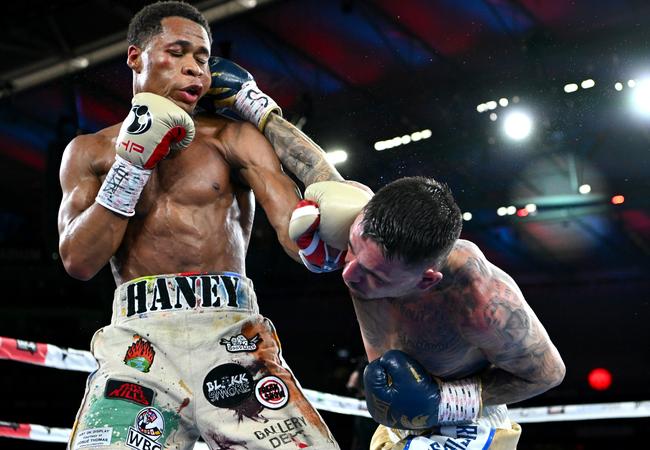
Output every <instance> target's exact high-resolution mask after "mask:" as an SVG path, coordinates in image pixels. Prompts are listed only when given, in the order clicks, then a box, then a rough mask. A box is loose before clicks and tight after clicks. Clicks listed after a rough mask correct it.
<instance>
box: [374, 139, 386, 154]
mask: <svg viewBox="0 0 650 450" xmlns="http://www.w3.org/2000/svg"><path fill="white" fill-rule="evenodd" d="M375 150H377V151H378V152H380V151H382V150H386V143H385V142H384V141H377V142H375Z"/></svg>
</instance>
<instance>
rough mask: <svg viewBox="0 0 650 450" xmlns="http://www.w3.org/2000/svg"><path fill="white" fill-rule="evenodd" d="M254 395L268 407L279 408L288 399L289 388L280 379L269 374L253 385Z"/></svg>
mask: <svg viewBox="0 0 650 450" xmlns="http://www.w3.org/2000/svg"><path fill="white" fill-rule="evenodd" d="M255 397H256V398H257V401H258V402H260V403H261V404H262V405H264V406H265V407H267V408H269V409H280V408H282V407H283V406H284V405H286V404H287V402H288V401H289V389H287V385H286V384H284V382H283V381H282V380H281V379H279V378H278V377H274V376H272V375H269V376H267V377H264V378H262V379H261V380H259V381H258V382H257V384H256V385H255Z"/></svg>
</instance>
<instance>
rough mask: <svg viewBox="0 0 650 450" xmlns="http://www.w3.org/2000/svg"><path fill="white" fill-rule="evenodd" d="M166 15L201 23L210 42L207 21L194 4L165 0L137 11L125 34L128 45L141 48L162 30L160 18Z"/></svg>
mask: <svg viewBox="0 0 650 450" xmlns="http://www.w3.org/2000/svg"><path fill="white" fill-rule="evenodd" d="M166 17H182V18H184V19H188V20H191V21H192V22H195V23H197V24H199V25H201V26H202V27H203V28H204V29H205V31H206V32H207V33H208V38H209V40H210V44H212V33H211V31H210V25H209V24H208V21H207V20H206V19H205V17H203V15H202V14H201V12H200V11H199V10H198V9H196V8H195V7H194V6H192V5H190V4H188V3H183V2H176V1H165V2H158V3H153V4H151V5H147V6H145V7H144V8H142V9H141V10H140V12H138V13H137V14H136V15H135V16H134V17H133V19H131V23H130V24H129V30H128V32H127V35H126V39H127V42H128V44H129V45H135V46H137V47H140V48H143V47H144V46H146V45H147V42H149V40H150V39H151V38H152V37H153V36H155V35H157V34H158V33H161V32H162V22H161V21H162V20H163V19H164V18H166Z"/></svg>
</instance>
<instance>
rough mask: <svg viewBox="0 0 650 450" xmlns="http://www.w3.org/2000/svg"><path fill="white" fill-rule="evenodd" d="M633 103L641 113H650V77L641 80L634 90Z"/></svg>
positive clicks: (646, 114)
mask: <svg viewBox="0 0 650 450" xmlns="http://www.w3.org/2000/svg"><path fill="white" fill-rule="evenodd" d="M632 104H633V105H634V108H635V109H636V110H637V111H638V112H639V113H641V114H643V115H645V116H648V115H650V79H646V80H642V81H639V82H638V83H637V84H636V88H635V89H634V91H632Z"/></svg>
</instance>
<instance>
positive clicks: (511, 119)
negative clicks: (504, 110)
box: [503, 111, 533, 141]
mask: <svg viewBox="0 0 650 450" xmlns="http://www.w3.org/2000/svg"><path fill="white" fill-rule="evenodd" d="M532 130H533V120H532V118H531V117H530V115H528V114H526V113H524V112H521V111H513V112H511V113H510V114H508V115H507V116H506V117H505V120H504V122H503V131H504V132H505V134H506V136H508V137H509V138H510V139H513V140H515V141H521V140H523V139H526V138H527V137H528V136H529V135H530V133H531V131H532Z"/></svg>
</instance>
